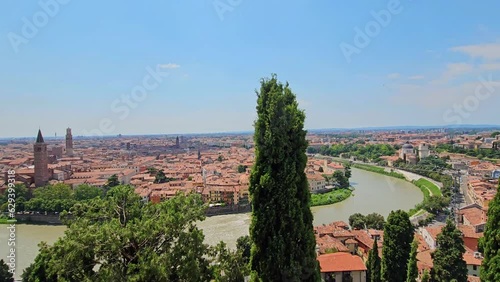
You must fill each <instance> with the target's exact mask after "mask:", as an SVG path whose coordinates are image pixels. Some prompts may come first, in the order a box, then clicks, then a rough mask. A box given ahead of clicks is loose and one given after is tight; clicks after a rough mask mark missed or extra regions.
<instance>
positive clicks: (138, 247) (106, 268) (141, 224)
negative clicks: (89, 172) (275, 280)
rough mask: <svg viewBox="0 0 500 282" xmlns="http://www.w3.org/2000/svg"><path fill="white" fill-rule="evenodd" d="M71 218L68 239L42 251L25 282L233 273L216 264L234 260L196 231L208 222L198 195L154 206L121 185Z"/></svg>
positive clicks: (189, 277)
mask: <svg viewBox="0 0 500 282" xmlns="http://www.w3.org/2000/svg"><path fill="white" fill-rule="evenodd" d="M71 212H72V215H73V216H72V217H71V218H69V217H67V214H66V213H63V214H62V216H61V217H62V219H63V221H64V222H65V224H66V225H67V226H68V230H67V231H66V233H65V236H64V237H62V238H60V239H59V240H58V241H57V242H56V243H55V244H54V245H53V246H48V245H46V244H44V243H42V244H41V245H40V247H41V249H40V253H39V254H38V256H37V257H36V258H35V262H34V263H33V264H31V265H30V267H28V269H26V271H25V273H24V274H23V281H27V282H31V281H47V282H50V281H210V280H211V279H213V278H214V277H215V276H216V274H217V272H216V271H222V272H225V273H229V270H228V269H226V268H224V267H225V266H226V265H230V264H231V263H232V262H227V261H219V260H218V259H217V258H219V257H221V258H222V257H224V258H227V257H229V258H233V256H226V255H224V254H226V253H227V252H229V251H227V250H223V249H224V248H223V247H224V246H220V245H219V246H217V247H216V248H215V249H213V248H210V247H209V246H208V245H206V244H204V243H203V240H204V236H203V233H202V231H201V230H199V229H198V228H197V227H196V224H195V223H196V222H197V221H200V220H203V219H204V217H205V215H204V207H203V204H202V201H201V198H200V196H199V195H197V194H192V195H189V196H184V195H181V194H180V195H178V196H177V197H174V198H172V199H170V200H169V201H165V202H161V203H159V204H152V203H144V202H142V201H141V199H140V197H139V196H138V195H137V194H136V193H135V192H134V188H133V187H129V186H122V185H119V186H116V187H114V188H112V189H111V190H110V191H109V192H108V193H107V195H106V197H105V198H103V199H101V198H94V199H92V200H89V201H85V202H81V203H78V204H76V205H75V206H74V207H73V208H72V209H71ZM226 251H227V252H226ZM223 252H226V253H223ZM217 275H219V276H220V273H219V274H217Z"/></svg>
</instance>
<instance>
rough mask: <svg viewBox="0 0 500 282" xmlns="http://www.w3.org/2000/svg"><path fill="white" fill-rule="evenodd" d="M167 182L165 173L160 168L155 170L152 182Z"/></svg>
mask: <svg viewBox="0 0 500 282" xmlns="http://www.w3.org/2000/svg"><path fill="white" fill-rule="evenodd" d="M165 182H167V176H166V175H165V171H163V169H160V170H158V171H157V172H156V175H155V181H154V183H165Z"/></svg>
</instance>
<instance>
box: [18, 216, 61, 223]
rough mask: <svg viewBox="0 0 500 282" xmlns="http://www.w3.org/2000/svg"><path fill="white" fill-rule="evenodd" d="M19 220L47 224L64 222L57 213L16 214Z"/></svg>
mask: <svg viewBox="0 0 500 282" xmlns="http://www.w3.org/2000/svg"><path fill="white" fill-rule="evenodd" d="M16 220H17V222H33V223H46V224H62V222H61V220H60V219H59V215H58V214H57V215H56V214H50V215H45V214H16Z"/></svg>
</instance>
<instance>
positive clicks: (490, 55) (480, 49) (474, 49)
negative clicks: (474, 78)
mask: <svg viewBox="0 0 500 282" xmlns="http://www.w3.org/2000/svg"><path fill="white" fill-rule="evenodd" d="M450 50H451V51H454V52H461V53H464V54H467V55H469V56H471V57H473V58H482V59H486V60H497V59H500V43H485V44H477V45H466V46H457V47H453V48H451V49H450Z"/></svg>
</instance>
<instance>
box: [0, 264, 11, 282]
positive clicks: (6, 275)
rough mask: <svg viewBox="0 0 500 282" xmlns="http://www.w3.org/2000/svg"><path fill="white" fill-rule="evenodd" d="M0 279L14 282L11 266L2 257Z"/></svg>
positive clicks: (5, 281) (3, 281) (4, 281)
mask: <svg viewBox="0 0 500 282" xmlns="http://www.w3.org/2000/svg"><path fill="white" fill-rule="evenodd" d="M0 281H2V282H14V275H13V274H12V272H10V271H9V266H8V265H7V264H6V263H5V262H4V261H3V259H0Z"/></svg>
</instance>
